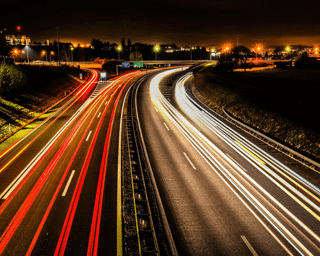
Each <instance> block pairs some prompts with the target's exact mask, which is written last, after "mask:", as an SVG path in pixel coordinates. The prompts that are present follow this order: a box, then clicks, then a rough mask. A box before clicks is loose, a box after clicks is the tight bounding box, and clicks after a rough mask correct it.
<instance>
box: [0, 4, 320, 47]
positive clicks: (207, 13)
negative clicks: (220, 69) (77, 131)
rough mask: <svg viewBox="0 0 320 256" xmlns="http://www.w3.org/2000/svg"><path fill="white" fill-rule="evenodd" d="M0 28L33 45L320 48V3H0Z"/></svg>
mask: <svg viewBox="0 0 320 256" xmlns="http://www.w3.org/2000/svg"><path fill="white" fill-rule="evenodd" d="M0 13H1V14H0V15H1V16H0V30H3V28H6V29H7V31H6V32H7V33H8V34H17V31H16V29H15V28H16V26H18V25H20V26H21V28H22V29H21V34H23V35H27V36H29V37H31V40H32V42H33V41H44V40H46V39H49V40H54V39H56V37H57V33H56V29H55V27H57V26H59V27H60V39H61V41H63V42H73V43H85V44H87V43H90V42H91V39H92V38H97V39H100V40H102V41H105V42H106V41H109V42H110V43H113V42H116V43H119V42H120V40H121V38H123V37H124V38H126V39H128V38H130V39H131V42H133V43H135V42H143V43H151V44H153V43H156V42H157V43H176V44H177V45H178V46H186V45H189V46H197V45H200V46H206V45H216V46H220V45H221V44H223V43H229V42H230V43H232V44H234V45H235V44H236V43H237V37H238V42H239V45H245V46H247V47H250V46H252V45H255V44H257V43H262V44H264V45H274V44H285V45H286V44H307V45H314V44H320V1H317V3H311V1H301V2H297V1H281V0H277V1H275V0H271V1H270V0H269V1H267V0H263V1H260V0H247V1H236V0H229V1H228V0H226V1H211V3H209V2H208V1H183V0H175V1H174V0H171V1H170V0H162V1H157V0H150V1H145V0H143V1H120V0H118V1H108V0H105V1H98V0H92V1H87V2H84V1H80V0H79V1H74V0H71V1H69V0H64V1H62V0H55V1H44V0H42V1H40V0H39V1H38V0H33V1H32V0H30V1H24V0H23V1H22V0H21V1H18V0H8V1H1V3H0Z"/></svg>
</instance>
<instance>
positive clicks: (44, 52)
mask: <svg viewBox="0 0 320 256" xmlns="http://www.w3.org/2000/svg"><path fill="white" fill-rule="evenodd" d="M41 55H46V62H48V55H47V52H46V51H45V50H43V51H42V52H41Z"/></svg>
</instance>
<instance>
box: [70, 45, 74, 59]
mask: <svg viewBox="0 0 320 256" xmlns="http://www.w3.org/2000/svg"><path fill="white" fill-rule="evenodd" d="M70 47H71V48H70V50H71V61H72V62H73V50H74V48H73V47H72V45H71V46H70Z"/></svg>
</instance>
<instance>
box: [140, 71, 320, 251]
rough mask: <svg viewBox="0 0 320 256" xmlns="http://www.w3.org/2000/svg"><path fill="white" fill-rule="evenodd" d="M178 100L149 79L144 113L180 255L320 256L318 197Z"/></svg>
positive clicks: (152, 159)
mask: <svg viewBox="0 0 320 256" xmlns="http://www.w3.org/2000/svg"><path fill="white" fill-rule="evenodd" d="M184 82H186V83H187V82H188V80H185V81H184ZM189 82H190V81H189ZM158 83H160V85H159V88H160V90H158V91H157V89H156V88H157V87H158V85H157V84H158ZM150 86H151V87H152V88H155V89H153V90H151V91H150ZM160 91H162V93H161V94H159V92H160ZM177 94H178V97H177V99H178V102H177V100H176V98H175V97H174V89H173V88H172V87H168V86H167V83H166V79H163V80H161V79H160V77H158V79H153V78H150V79H148V80H146V81H145V83H144V84H142V85H141V86H140V88H139V91H138V102H139V103H140V104H139V105H138V113H139V118H140V122H141V128H142V134H143V137H144V140H145V144H146V149H147V152H148V155H149V159H150V162H151V166H152V168H153V171H154V175H155V178H156V181H157V184H158V187H159V191H160V194H161V198H162V201H163V204H164V207H165V211H166V213H167V217H168V220H169V224H170V227H171V229H172V232H173V236H174V239H175V242H176V245H177V248H178V251H179V254H180V255H287V254H288V255H312V254H313V255H317V254H319V240H318V238H319V237H318V235H319V234H318V233H319V229H317V227H319V222H318V219H317V218H318V215H319V204H318V201H317V200H318V199H319V194H318V192H319V191H318V189H317V188H316V187H310V185H309V184H308V183H306V182H304V181H301V180H300V178H299V177H294V178H293V177H292V174H287V173H286V174H281V175H280V174H279V170H280V173H284V172H288V170H287V169H286V167H283V166H282V165H280V164H279V163H277V162H276V163H275V162H274V160H273V159H272V161H271V160H270V159H271V158H269V157H267V156H265V154H264V153H261V152H260V151H259V150H256V149H255V148H254V146H251V144H249V143H248V142H246V141H245V140H244V139H243V138H242V137H235V133H234V131H228V132H226V131H225V130H228V129H227V128H226V126H225V125H224V124H220V122H219V121H212V119H214V117H211V116H209V117H208V116H201V115H202V114H200V117H199V116H198V115H195V114H194V113H195V112H196V110H195V109H198V111H199V112H200V113H201V112H203V109H202V106H197V107H195V108H194V107H192V108H191V109H190V107H189V105H192V104H190V102H188V101H190V100H184V101H182V102H181V101H180V100H179V99H180V98H182V96H181V93H179V92H177ZM182 94H185V95H186V94H187V93H182ZM161 95H162V96H161ZM151 97H153V99H151ZM183 97H184V98H185V96H183ZM186 102H187V103H186ZM178 103H179V104H178ZM181 114H182V116H181ZM197 114H198V113H197ZM185 118H186V119H185ZM183 134H184V135H183ZM258 144H259V143H258ZM287 161H289V160H288V159H287ZM275 173H276V174H275ZM278 176H281V177H278ZM288 176H289V178H288ZM288 180H289V181H290V182H289V181H288ZM287 183H290V184H287ZM297 184H298V185H297ZM297 186H298V188H297ZM300 190H303V193H300ZM306 194H307V195H306ZM308 197H312V200H309V199H308ZM305 209H308V210H305ZM310 212H311V214H310ZM312 214H313V215H312ZM310 215H311V216H310ZM300 219H301V220H300Z"/></svg>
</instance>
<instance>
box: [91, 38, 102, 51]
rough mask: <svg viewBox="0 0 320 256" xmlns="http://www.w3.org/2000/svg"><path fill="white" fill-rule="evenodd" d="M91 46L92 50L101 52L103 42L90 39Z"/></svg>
mask: <svg viewBox="0 0 320 256" xmlns="http://www.w3.org/2000/svg"><path fill="white" fill-rule="evenodd" d="M91 46H92V47H93V48H94V49H97V50H101V49H102V48H103V42H102V41H100V40H99V39H94V38H92V40H91Z"/></svg>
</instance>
